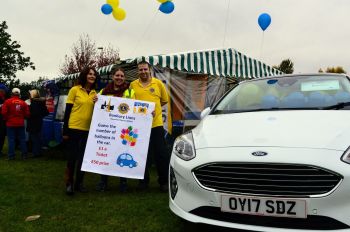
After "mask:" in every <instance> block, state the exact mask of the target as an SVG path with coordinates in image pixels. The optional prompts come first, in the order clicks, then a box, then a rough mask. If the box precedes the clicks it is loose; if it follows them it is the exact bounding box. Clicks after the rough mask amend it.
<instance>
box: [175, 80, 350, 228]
mask: <svg viewBox="0 0 350 232" xmlns="http://www.w3.org/2000/svg"><path fill="white" fill-rule="evenodd" d="M349 110H350V80H349V77H347V76H346V75H337V74H314V75H288V76H281V77H271V78H265V79H255V80H249V81H245V82H241V83H240V84H238V85H237V86H236V87H235V88H233V89H232V90H231V91H229V92H228V93H227V94H226V95H225V96H224V97H223V98H222V99H221V100H220V101H219V102H218V103H217V104H216V105H215V106H214V107H213V108H212V109H205V110H204V111H203V112H202V114H201V117H202V120H201V122H200V123H199V125H198V126H197V127H196V128H194V129H193V130H192V131H190V132H188V133H186V134H183V135H181V136H179V137H178V138H177V139H176V141H175V144H174V147H173V151H172V156H171V161H170V172H169V173H170V174H169V183H170V194H169V195H170V196H169V205H170V209H171V210H172V211H173V212H174V213H175V214H176V215H178V216H179V217H181V218H183V219H185V220H187V221H190V222H195V223H205V224H211V225H217V226H223V227H230V228H237V229H245V230H253V231H278V232H281V231H313V232H315V231H325V230H335V231H350V149H349V147H350V111H349Z"/></svg>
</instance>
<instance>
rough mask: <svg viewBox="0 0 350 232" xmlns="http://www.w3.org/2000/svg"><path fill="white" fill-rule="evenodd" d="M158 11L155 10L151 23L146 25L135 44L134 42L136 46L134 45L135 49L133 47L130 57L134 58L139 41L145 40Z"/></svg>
mask: <svg viewBox="0 0 350 232" xmlns="http://www.w3.org/2000/svg"><path fill="white" fill-rule="evenodd" d="M158 11H159V10H157V11H156V13H155V14H154V15H153V17H152V19H151V21H150V22H149V23H148V25H147V27H146V29H145V30H144V32H143V34H142V36H141V37H140V38H139V39H138V40H137V42H136V44H135V47H134V50H133V52H132V53H131V54H132V57H135V53H136V50H137V49H138V47H139V45H140V43H141V39H144V38H145V36H146V34H147V32H148V30H149V28H150V27H151V25H152V24H153V22H154V20H155V19H156V16H157V15H158Z"/></svg>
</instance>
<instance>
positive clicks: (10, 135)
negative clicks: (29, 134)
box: [7, 126, 27, 159]
mask: <svg viewBox="0 0 350 232" xmlns="http://www.w3.org/2000/svg"><path fill="white" fill-rule="evenodd" d="M16 137H18V138H19V142H20V146H21V152H22V157H23V158H26V157H27V144H26V135H25V131H24V126H22V127H7V141H8V158H9V159H14V158H15V140H16Z"/></svg>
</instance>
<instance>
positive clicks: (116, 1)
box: [107, 0, 119, 9]
mask: <svg viewBox="0 0 350 232" xmlns="http://www.w3.org/2000/svg"><path fill="white" fill-rule="evenodd" d="M107 3H108V4H109V5H111V6H112V8H113V9H117V8H118V7H119V0H107Z"/></svg>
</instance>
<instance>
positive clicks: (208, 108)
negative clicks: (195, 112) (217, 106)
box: [201, 107, 211, 119]
mask: <svg viewBox="0 0 350 232" xmlns="http://www.w3.org/2000/svg"><path fill="white" fill-rule="evenodd" d="M210 110H211V109H210V107H207V108H205V109H204V110H203V111H202V112H201V119H203V118H204V117H205V116H207V115H208V114H209V112H210Z"/></svg>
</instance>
